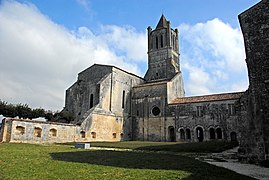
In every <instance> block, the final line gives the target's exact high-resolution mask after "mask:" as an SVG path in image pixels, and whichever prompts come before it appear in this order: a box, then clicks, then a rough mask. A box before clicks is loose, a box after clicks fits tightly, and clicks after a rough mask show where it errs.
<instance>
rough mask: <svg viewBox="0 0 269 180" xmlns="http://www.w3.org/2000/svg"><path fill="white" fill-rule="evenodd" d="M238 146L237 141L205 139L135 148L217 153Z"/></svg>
mask: <svg viewBox="0 0 269 180" xmlns="http://www.w3.org/2000/svg"><path fill="white" fill-rule="evenodd" d="M236 146H238V142H227V141H205V142H194V143H179V144H168V145H157V146H143V147H139V148H136V150H146V151H169V152H188V153H218V152H222V151H225V150H228V149H231V148H234V147H236Z"/></svg>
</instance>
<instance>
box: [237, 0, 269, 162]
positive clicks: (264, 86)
mask: <svg viewBox="0 0 269 180" xmlns="http://www.w3.org/2000/svg"><path fill="white" fill-rule="evenodd" d="M239 21H240V25H241V29H242V32H243V36H244V43H245V51H246V63H247V67H248V75H249V89H248V91H247V92H246V93H245V95H244V96H243V97H242V98H241V101H240V104H239V106H240V108H241V113H242V115H241V119H240V121H241V124H242V128H241V130H240V132H241V136H242V138H241V139H240V149H239V153H240V155H241V156H242V158H246V159H247V161H252V162H255V161H262V160H266V159H267V160H268V159H269V0H262V1H261V2H259V3H258V4H256V5H255V6H253V7H251V8H250V9H248V10H246V11H245V12H243V13H242V14H240V15H239Z"/></svg>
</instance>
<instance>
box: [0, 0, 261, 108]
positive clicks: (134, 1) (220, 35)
mask: <svg viewBox="0 0 269 180" xmlns="http://www.w3.org/2000/svg"><path fill="white" fill-rule="evenodd" d="M257 2H259V1H258V0H244V1H239V0H217V1H216V0H203V1H198V0H167V1H163V0H154V1H153V0H144V1H141V0H57V1H55V0H46V1H44V0H29V1H28V0H18V1H10V0H8V1H6V0H2V1H0V51H1V53H0V66H1V72H0V83H1V84H2V86H1V91H0V99H1V100H4V101H8V102H11V103H26V104H29V105H30V106H31V107H43V108H46V109H51V110H54V111H55V110H61V109H62V107H63V106H64V97H65V90H66V89H67V88H68V87H69V86H71V85H72V83H74V82H75V81H76V78H77V74H78V73H79V72H80V71H82V70H83V69H85V68H87V67H89V66H91V65H92V64H94V63H100V64H112V65H115V66H118V67H120V68H122V69H125V70H127V71H130V72H133V73H136V74H138V75H140V76H144V74H145V71H146V68H147V37H146V28H147V27H148V26H149V25H150V26H152V27H153V28H155V26H156V24H157V22H158V20H159V18H160V16H161V14H162V13H163V14H164V15H165V16H166V18H167V19H168V20H170V21H171V24H172V27H173V28H178V29H179V34H180V52H181V57H180V62H181V70H182V72H183V77H184V89H185V91H186V95H187V96H193V95H202V94H210V93H222V92H234V91H243V90H246V89H247V86H248V79H247V70H246V65H245V61H244V59H245V55H244V46H243V38H242V34H241V30H240V27H239V23H238V18H237V16H238V14H240V13H241V12H243V11H244V10H246V9H248V8H249V7H251V6H252V5H254V4H256V3H257ZM3 85H4V86H3Z"/></svg>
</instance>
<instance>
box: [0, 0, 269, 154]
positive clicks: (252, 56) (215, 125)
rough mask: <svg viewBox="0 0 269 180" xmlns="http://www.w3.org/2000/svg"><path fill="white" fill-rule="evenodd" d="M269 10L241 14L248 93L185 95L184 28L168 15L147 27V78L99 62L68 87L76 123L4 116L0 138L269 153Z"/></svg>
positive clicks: (67, 102)
mask: <svg viewBox="0 0 269 180" xmlns="http://www.w3.org/2000/svg"><path fill="white" fill-rule="evenodd" d="M261 15H264V16H261ZM268 16H269V13H268V0H263V1H261V2H260V3H258V4H257V5H255V6H253V7H252V8H250V9H249V10H247V11H245V12H244V13H242V14H241V15H240V16H239V19H240V23H241V27H242V31H243V35H244V40H245V46H246V55H247V59H246V61H247V65H248V71H249V79H250V87H249V89H248V90H247V91H246V92H234V93H223V94H211V95H204V96H193V97H185V91H184V83H183V77H182V76H183V74H182V72H181V70H180V52H179V36H178V30H177V29H173V28H172V27H171V24H170V21H168V20H167V19H166V18H165V16H164V15H162V16H161V18H160V20H159V22H158V24H157V26H156V27H155V28H152V27H150V26H149V27H148V28H147V31H148V69H147V72H146V74H145V76H144V77H139V76H137V75H135V74H132V73H130V72H127V71H125V70H122V69H120V68H118V67H115V66H108V65H101V64H94V65H92V66H91V67H89V68H87V69H85V70H84V71H82V72H80V73H79V74H78V78H77V81H76V82H75V83H74V84H73V85H72V86H70V87H69V88H68V89H67V90H66V99H65V107H64V109H63V111H66V112H69V113H72V114H73V115H74V117H75V118H74V120H73V121H72V122H71V123H70V124H65V123H56V122H37V121H31V120H22V119H13V118H6V119H5V120H4V123H3V126H2V129H1V131H0V141H4V142H30V143H43V142H94V141H126V140H142V141H187V142H202V141H210V140H215V139H218V140H229V141H238V140H239V142H240V143H241V148H242V153H244V154H251V152H255V153H256V154H257V153H258V154H262V155H261V156H263V157H261V158H260V157H259V158H260V159H266V158H268V134H269V133H268V129H269V127H268V117H269V115H268V113H269V109H268V101H266V102H265V100H268V82H267V81H268V78H269V74H268V72H269V69H268V67H269V66H268V64H269V60H268V57H269V55H268V52H269V51H268V46H269V43H268V42H269V40H268V34H269V33H268V32H269V31H268V30H269V22H268ZM263 17H264V18H263ZM252 21H253V22H252ZM254 21H255V22H254ZM249 28H251V29H255V28H256V29H255V30H253V31H252V30H250V29H249ZM258 32H262V33H258ZM261 42H262V43H261ZM257 49H259V50H260V49H261V50H260V51H256V50H257ZM254 62H257V64H256V63H254ZM257 72H259V73H257ZM260 80H263V81H262V82H260ZM257 97H258V98H257ZM261 110H263V111H261ZM261 113H262V114H261ZM265 113H266V114H265ZM251 117H253V118H251ZM255 118H256V119H255ZM262 118H263V119H262ZM266 119H267V121H266ZM253 121H254V122H253ZM250 122H252V124H250ZM255 123H256V124H257V123H258V125H257V126H255V125H256V124H255ZM253 124H254V125H253ZM264 125H266V126H264ZM242 126H243V127H244V128H242ZM253 127H254V128H256V129H255V133H256V134H258V135H259V136H257V137H258V140H257V139H255V137H256V136H253V139H252V140H248V139H247V136H248V134H250V133H252V132H251V129H252V128H253ZM259 133H260V134H259ZM255 148H256V150H255ZM257 149H258V150H257ZM252 150H253V151H252ZM261 151H262V152H261ZM255 153H252V154H255Z"/></svg>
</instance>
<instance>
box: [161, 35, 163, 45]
mask: <svg viewBox="0 0 269 180" xmlns="http://www.w3.org/2000/svg"><path fill="white" fill-rule="evenodd" d="M161 47H163V35H161Z"/></svg>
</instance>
